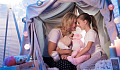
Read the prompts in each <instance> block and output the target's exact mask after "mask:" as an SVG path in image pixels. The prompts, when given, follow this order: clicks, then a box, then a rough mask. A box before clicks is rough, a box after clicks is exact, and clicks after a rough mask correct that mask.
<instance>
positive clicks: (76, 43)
mask: <svg viewBox="0 0 120 70" xmlns="http://www.w3.org/2000/svg"><path fill="white" fill-rule="evenodd" d="M81 38H82V35H81V29H80V28H79V27H77V28H76V31H75V32H74V36H73V40H72V44H73V46H72V50H73V52H72V54H71V56H68V57H67V59H68V61H70V62H71V63H72V64H74V65H78V64H80V63H82V62H83V61H85V60H87V59H88V58H90V54H88V53H86V54H84V55H82V56H80V57H78V58H75V56H76V55H77V54H78V53H79V52H80V51H81V50H82V49H83V48H84V44H83V42H82V41H81Z"/></svg>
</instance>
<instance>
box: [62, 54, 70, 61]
mask: <svg viewBox="0 0 120 70" xmlns="http://www.w3.org/2000/svg"><path fill="white" fill-rule="evenodd" d="M68 56H69V55H61V58H62V59H64V60H67V57H68Z"/></svg>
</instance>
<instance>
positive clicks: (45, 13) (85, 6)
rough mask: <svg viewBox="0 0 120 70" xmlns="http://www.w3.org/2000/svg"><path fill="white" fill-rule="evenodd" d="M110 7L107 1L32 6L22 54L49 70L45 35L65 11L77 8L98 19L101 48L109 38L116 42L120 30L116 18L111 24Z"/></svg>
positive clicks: (50, 0)
mask: <svg viewBox="0 0 120 70" xmlns="http://www.w3.org/2000/svg"><path fill="white" fill-rule="evenodd" d="M107 6H108V5H107V2H106V0H46V1H45V2H44V3H43V5H41V6H38V5H37V4H31V5H29V6H28V7H27V13H26V24H25V28H24V31H27V32H28V37H24V36H23V37H22V43H21V51H20V55H28V57H31V56H32V57H34V59H38V61H39V63H40V65H41V67H42V68H43V70H46V68H45V65H44V62H43V59H42V53H43V48H44V38H45V35H47V34H48V33H49V31H50V30H51V29H52V28H53V27H55V26H57V25H59V24H60V23H61V18H62V16H63V15H64V14H65V13H66V12H73V11H74V9H75V7H77V8H78V11H79V13H82V12H86V13H89V14H90V15H94V16H95V17H96V18H97V22H98V25H97V26H98V29H99V36H100V39H101V41H102V42H101V45H103V46H104V44H105V43H107V42H108V41H109V38H110V41H111V42H113V41H114V39H115V38H116V36H117V31H116V26H115V24H114V22H113V18H112V21H111V22H109V20H110V13H109V10H108V8H107ZM100 13H101V14H100ZM103 18H104V19H103ZM103 20H104V22H103ZM104 23H105V24H104ZM105 27H106V28H107V29H105ZM106 30H107V31H106ZM107 32H108V34H107ZM108 35H109V37H108ZM26 43H29V44H31V48H30V50H25V49H24V45H25V44H26ZM107 49H109V48H107ZM28 59H29V58H28Z"/></svg>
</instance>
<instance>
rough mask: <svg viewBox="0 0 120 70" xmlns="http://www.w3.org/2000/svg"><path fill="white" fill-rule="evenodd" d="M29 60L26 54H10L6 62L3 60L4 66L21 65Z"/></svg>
mask: <svg viewBox="0 0 120 70" xmlns="http://www.w3.org/2000/svg"><path fill="white" fill-rule="evenodd" d="M26 60H27V58H26V56H10V57H7V58H6V59H5V60H4V62H3V66H7V67H10V66H13V65H19V64H22V63H24V62H25V61H26Z"/></svg>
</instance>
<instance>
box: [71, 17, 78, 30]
mask: <svg viewBox="0 0 120 70" xmlns="http://www.w3.org/2000/svg"><path fill="white" fill-rule="evenodd" d="M76 22H77V20H76V19H74V21H73V23H72V25H71V27H70V31H75V30H76V27H77V23H76Z"/></svg>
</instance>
